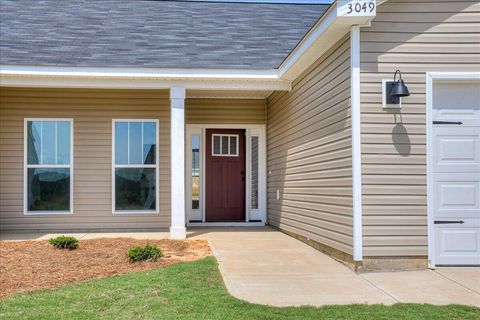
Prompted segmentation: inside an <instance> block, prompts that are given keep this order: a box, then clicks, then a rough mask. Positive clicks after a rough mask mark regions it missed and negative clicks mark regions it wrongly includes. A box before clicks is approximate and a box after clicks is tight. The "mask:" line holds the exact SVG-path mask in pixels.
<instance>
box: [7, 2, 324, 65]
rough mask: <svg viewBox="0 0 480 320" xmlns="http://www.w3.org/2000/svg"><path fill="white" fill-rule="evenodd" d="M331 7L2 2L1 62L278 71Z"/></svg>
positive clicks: (248, 4)
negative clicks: (277, 68) (274, 69)
mask: <svg viewBox="0 0 480 320" xmlns="http://www.w3.org/2000/svg"><path fill="white" fill-rule="evenodd" d="M327 8H328V5H298V4H260V3H214V2H188V1H187V2H185V1H158V0H157V1H155V0H153V1H152V0H150V1H148V0H123V1H119V0H98V1H94V0H76V1H56V0H38V1H36V0H30V1H28V0H13V1H10V0H0V63H1V64H5V65H41V66H84V67H86V66H89V67H100V66H103V67H114V66H115V67H158V68H232V69H242V68H251V69H270V68H276V67H278V66H279V65H280V64H281V62H282V61H283V60H284V59H285V58H286V57H287V56H288V54H289V53H290V52H291V51H292V50H293V49H294V47H295V45H296V44H297V43H298V42H299V41H300V40H301V39H302V37H303V36H304V35H305V34H306V33H307V32H308V30H309V29H310V28H311V27H312V26H313V25H314V24H315V22H316V21H317V20H318V19H319V18H320V17H321V16H322V15H323V13H324V12H325V11H326V10H327Z"/></svg>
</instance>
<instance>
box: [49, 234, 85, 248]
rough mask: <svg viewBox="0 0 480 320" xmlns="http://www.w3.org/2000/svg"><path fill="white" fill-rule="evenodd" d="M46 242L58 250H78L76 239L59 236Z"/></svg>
mask: <svg viewBox="0 0 480 320" xmlns="http://www.w3.org/2000/svg"><path fill="white" fill-rule="evenodd" d="M48 242H49V243H50V244H52V245H53V246H54V247H56V248H59V249H69V250H74V249H77V248H78V239H77V238H75V237H67V236H59V237H56V238H51V239H50V240H48Z"/></svg>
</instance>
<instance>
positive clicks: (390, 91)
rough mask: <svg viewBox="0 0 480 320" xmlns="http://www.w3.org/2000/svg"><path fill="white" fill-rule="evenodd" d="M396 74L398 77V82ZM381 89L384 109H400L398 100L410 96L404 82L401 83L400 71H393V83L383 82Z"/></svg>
mask: <svg viewBox="0 0 480 320" xmlns="http://www.w3.org/2000/svg"><path fill="white" fill-rule="evenodd" d="M397 74H398V75H399V76H398V80H397ZM382 87H383V90H382V100H383V107H384V108H400V107H401V100H400V98H401V97H408V96H409V95H410V92H409V91H408V88H407V86H406V85H405V82H403V79H402V73H401V72H400V70H397V71H395V74H394V75H393V81H390V80H383V83H382Z"/></svg>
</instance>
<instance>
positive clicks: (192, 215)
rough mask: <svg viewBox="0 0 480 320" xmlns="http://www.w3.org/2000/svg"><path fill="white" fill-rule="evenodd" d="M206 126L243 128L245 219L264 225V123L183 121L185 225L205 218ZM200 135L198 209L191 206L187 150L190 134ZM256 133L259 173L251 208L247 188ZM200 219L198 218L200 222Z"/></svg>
mask: <svg viewBox="0 0 480 320" xmlns="http://www.w3.org/2000/svg"><path fill="white" fill-rule="evenodd" d="M206 129H245V130H246V132H245V134H246V139H245V148H246V154H245V156H246V163H245V170H246V175H245V177H246V190H245V222H240V223H246V224H249V225H250V226H251V225H252V224H253V225H254V224H256V223H257V224H259V225H265V223H266V221H267V187H266V181H267V179H266V172H267V164H266V163H267V162H266V132H265V130H266V126H265V125H264V124H259V125H257V124H250V125H249V124H187V125H186V135H185V140H186V143H185V148H186V153H185V185H186V190H185V214H186V217H187V219H186V221H187V226H190V225H199V224H200V223H204V224H205V223H207V222H205V205H204V204H205V190H206V188H205V178H204V177H205V159H206V156H205V150H206V139H205V134H206ZM194 135H196V136H200V146H201V148H200V155H199V157H200V207H199V209H192V205H191V203H192V191H191V185H192V181H191V174H190V172H191V170H192V153H191V137H192V136H194ZM252 136H258V137H259V159H258V168H259V173H258V175H259V177H258V184H259V185H258V194H259V199H258V208H257V209H252V208H251V200H250V196H251V192H250V182H251V170H250V168H251V153H250V149H251V142H250V140H251V137H252ZM189 220H195V221H199V222H189ZM250 220H255V221H256V220H259V221H260V222H250ZM200 221H201V222H200ZM232 223H238V222H225V223H224V225H221V224H220V223H219V222H211V223H207V224H209V225H210V224H211V225H212V226H213V225H215V226H231V224H232Z"/></svg>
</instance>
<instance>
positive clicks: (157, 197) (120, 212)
mask: <svg viewBox="0 0 480 320" xmlns="http://www.w3.org/2000/svg"><path fill="white" fill-rule="evenodd" d="M117 122H127V123H130V122H140V123H143V122H152V123H155V143H156V147H155V157H156V159H155V164H153V165H142V164H138V165H131V164H128V165H117V164H115V160H116V159H115V155H116V153H115V138H116V137H115V134H116V132H115V124H116V123H117ZM142 131H143V130H142ZM159 132H160V128H159V121H158V119H112V140H111V142H112V214H115V215H117V214H118V215H125V214H134V215H142V214H158V213H160V191H159V190H160V185H159V184H160V172H159V171H160V170H159V168H160V165H159V162H160V151H159V150H160V144H159V142H160V141H159ZM142 140H143V132H142ZM127 145H128V147H127V152H128V154H129V156H130V139H128V140H127ZM142 145H143V143H142ZM142 150H143V146H142ZM116 168H154V169H155V210H116V209H115V197H116V194H115V190H116V188H115V169H116Z"/></svg>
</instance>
